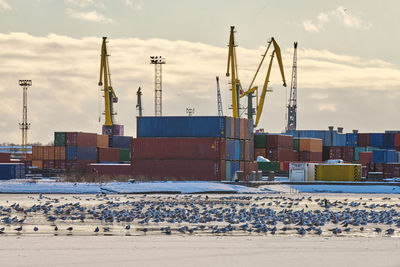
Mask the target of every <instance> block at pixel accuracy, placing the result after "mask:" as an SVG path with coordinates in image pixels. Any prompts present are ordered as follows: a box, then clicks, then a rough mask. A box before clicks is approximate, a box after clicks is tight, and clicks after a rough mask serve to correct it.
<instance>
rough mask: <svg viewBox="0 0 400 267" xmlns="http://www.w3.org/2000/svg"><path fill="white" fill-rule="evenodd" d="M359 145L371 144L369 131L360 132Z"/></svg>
mask: <svg viewBox="0 0 400 267" xmlns="http://www.w3.org/2000/svg"><path fill="white" fill-rule="evenodd" d="M358 146H365V147H367V146H370V134H369V133H359V134H358Z"/></svg>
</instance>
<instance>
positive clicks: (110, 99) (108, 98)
mask: <svg viewBox="0 0 400 267" xmlns="http://www.w3.org/2000/svg"><path fill="white" fill-rule="evenodd" d="M103 81H104V82H103ZM103 85H104V87H103V90H104V104H105V112H104V115H105V121H104V126H103V134H107V135H113V127H114V114H115V113H114V111H113V103H117V102H118V98H117V95H116V94H115V92H114V89H113V88H112V86H111V75H110V66H109V63H108V54H107V37H103V43H102V45H101V60H100V80H99V86H103Z"/></svg>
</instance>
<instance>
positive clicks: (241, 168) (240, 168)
mask: <svg viewBox="0 0 400 267" xmlns="http://www.w3.org/2000/svg"><path fill="white" fill-rule="evenodd" d="M239 171H243V172H244V161H240V162H239Z"/></svg>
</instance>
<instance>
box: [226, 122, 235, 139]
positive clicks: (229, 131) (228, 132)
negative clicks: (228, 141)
mask: <svg viewBox="0 0 400 267" xmlns="http://www.w3.org/2000/svg"><path fill="white" fill-rule="evenodd" d="M232 124H234V122H233V118H232V117H225V129H226V134H225V137H226V138H234V135H233V132H234V131H232V126H231V125H232Z"/></svg>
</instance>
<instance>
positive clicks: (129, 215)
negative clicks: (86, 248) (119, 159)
mask: <svg viewBox="0 0 400 267" xmlns="http://www.w3.org/2000/svg"><path fill="white" fill-rule="evenodd" d="M28 198H30V199H31V200H33V201H34V203H35V204H33V205H32V206H26V205H23V204H19V203H12V204H10V205H8V204H9V203H6V204H7V205H0V235H1V234H15V233H17V234H22V233H29V232H31V231H32V230H33V232H37V233H40V232H41V229H40V228H41V227H42V226H43V224H37V225H34V223H35V222H36V223H37V222H40V221H41V222H43V221H44V220H45V221H47V222H46V225H47V226H51V229H52V232H53V233H54V234H56V233H59V231H61V230H63V231H67V233H69V234H73V233H75V232H74V231H75V230H76V229H74V227H75V228H77V227H79V226H81V225H86V227H89V228H90V227H91V226H92V227H93V228H92V230H90V231H92V232H93V234H98V233H104V234H107V233H109V234H112V232H113V231H117V230H118V231H122V232H125V233H126V234H129V233H133V232H136V233H140V232H142V233H144V234H146V233H161V234H165V235H171V234H212V235H225V234H246V235H248V234H255V233H258V234H271V235H275V234H296V235H300V236H304V235H311V234H312V235H344V234H348V233H357V234H360V233H369V234H370V233H375V234H381V235H387V236H393V235H398V234H399V233H400V201H398V200H400V198H398V199H395V198H389V197H383V198H380V199H379V201H375V200H373V199H372V198H369V199H367V198H365V199H363V198H362V197H360V198H359V199H357V201H355V200H354V199H353V200H348V199H343V200H339V199H338V200H332V197H330V198H329V199H327V198H323V197H318V196H305V195H303V196H301V195H297V196H296V195H294V196H293V195H289V196H288V195H281V196H271V195H268V196H267V195H251V196H250V195H229V196H223V195H222V196H221V195H213V196H210V197H209V196H208V195H175V196H169V195H158V196H157V195H148V196H146V195H142V196H127V195H125V196H122V197H121V196H116V195H114V196H110V195H104V194H99V195H93V196H73V197H72V198H73V199H74V201H73V202H68V201H69V199H68V197H63V196H62V197H59V196H58V197H48V196H44V195H38V196H35V197H34V196H28ZM81 202H82V203H81ZM21 203H23V202H21Z"/></svg>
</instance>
